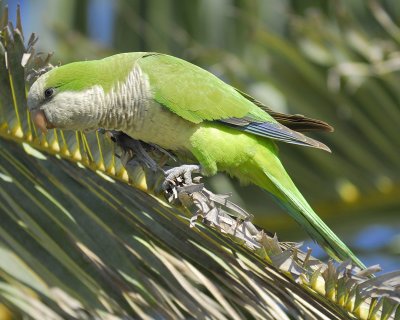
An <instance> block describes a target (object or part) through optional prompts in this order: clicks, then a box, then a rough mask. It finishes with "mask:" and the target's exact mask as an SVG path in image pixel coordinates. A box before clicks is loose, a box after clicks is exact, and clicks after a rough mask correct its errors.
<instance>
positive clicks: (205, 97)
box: [138, 53, 329, 151]
mask: <svg viewBox="0 0 400 320" xmlns="http://www.w3.org/2000/svg"><path fill="white" fill-rule="evenodd" d="M138 64H139V66H140V67H141V68H142V70H143V72H144V73H145V74H147V76H148V77H149V81H150V85H151V89H152V91H153V95H154V96H153V98H154V99H155V100H156V101H157V102H158V103H160V104H161V105H163V106H165V107H166V108H168V109H169V110H170V111H172V112H173V113H175V114H177V115H179V116H180V117H182V118H184V119H186V120H188V121H190V122H193V123H200V122H203V121H218V122H219V123H222V124H224V125H226V126H229V127H233V128H235V129H237V130H240V131H245V132H248V133H251V134H254V135H258V136H261V137H265V138H270V139H275V140H280V141H284V142H287V143H292V144H299V145H304V146H310V147H315V148H320V149H325V150H327V151H329V148H328V147H326V146H325V145H324V144H322V143H320V142H318V141H316V140H313V139H311V138H308V137H306V136H305V135H303V134H301V133H299V132H296V131H293V130H291V129H289V128H287V127H286V126H284V125H282V124H280V123H278V121H276V120H275V119H274V118H273V117H272V116H271V115H269V114H268V113H267V112H266V111H265V110H263V109H262V108H260V107H258V106H257V105H256V104H254V103H253V101H252V100H251V99H249V98H248V96H246V95H243V94H242V93H240V92H239V91H237V90H236V89H235V88H233V87H232V86H230V85H228V84H226V83H225V82H223V81H222V80H220V79H219V78H217V77H216V76H214V75H213V74H211V73H210V72H208V71H206V70H204V69H202V68H199V67H197V66H195V65H193V64H191V63H189V62H187V61H185V60H182V59H179V58H176V57H172V56H169V55H164V54H158V53H149V54H147V55H144V56H143V57H142V58H141V59H140V60H138Z"/></svg>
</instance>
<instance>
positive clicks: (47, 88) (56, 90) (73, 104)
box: [27, 62, 102, 132]
mask: <svg viewBox="0 0 400 320" xmlns="http://www.w3.org/2000/svg"><path fill="white" fill-rule="evenodd" d="M87 65H90V64H88V62H76V63H71V64H67V65H65V66H62V67H58V68H55V69H52V70H51V71H49V72H47V73H45V74H43V75H42V76H40V77H39V78H38V79H37V80H36V81H35V82H34V83H33V85H32V87H31V88H30V90H29V93H28V99H27V103H28V109H29V111H30V113H31V117H32V120H33V122H34V123H35V124H36V126H37V127H38V128H40V129H41V130H42V131H43V132H47V129H52V128H60V129H70V130H88V129H94V128H96V127H98V125H99V119H97V117H96V114H98V112H97V113H96V112H93V111H95V110H94V107H95V104H96V99H95V97H97V96H99V95H98V92H99V90H102V88H101V87H100V86H96V84H95V83H93V80H92V81H86V82H85V80H86V79H87V77H88V75H87V73H85V72H84V70H86V71H88V68H87ZM89 71H90V68H89ZM89 75H90V72H89ZM96 93H97V94H96Z"/></svg>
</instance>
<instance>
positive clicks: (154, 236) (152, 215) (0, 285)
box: [0, 10, 400, 319]
mask: <svg viewBox="0 0 400 320" xmlns="http://www.w3.org/2000/svg"><path fill="white" fill-rule="evenodd" d="M17 16H18V18H17V23H16V28H14V27H13V26H12V24H11V23H10V22H8V20H7V10H5V13H4V17H3V20H2V21H3V25H2V31H1V34H2V38H1V42H0V43H1V45H2V47H3V48H4V50H2V51H0V59H3V62H4V63H1V64H0V75H1V76H0V88H1V90H0V92H1V93H0V94H1V96H0V98H1V107H0V182H1V185H0V199H1V201H0V216H1V224H0V301H1V302H3V303H4V304H5V305H6V306H7V307H8V308H9V309H10V310H12V311H13V312H15V313H16V314H22V315H26V316H27V317H29V318H33V319H65V318H73V319H92V318H98V319H111V318H113V319H134V318H143V319H153V318H173V319H186V318H190V317H193V318H200V319H210V318H215V319H243V318H255V319H291V318H307V319H351V318H354V317H358V318H360V319H389V318H390V317H391V318H393V319H397V318H398V317H399V315H400V308H398V305H399V303H400V298H399V276H400V273H399V272H393V273H391V274H386V275H381V276H378V277H375V278H369V275H371V274H372V273H374V272H375V271H377V270H378V269H379V268H374V267H373V268H369V269H367V270H365V271H359V270H357V269H354V268H352V267H351V266H349V265H348V264H347V263H343V264H341V265H339V266H335V265H334V264H333V262H329V263H328V264H324V263H322V262H320V261H318V260H316V259H314V258H312V257H311V256H310V252H308V253H307V254H305V253H302V252H300V251H299V250H298V249H297V248H296V245H292V244H285V243H279V242H278V241H277V238H276V237H271V236H269V235H267V234H266V233H264V232H262V231H260V230H258V229H255V231H254V234H250V235H246V237H242V238H238V236H237V232H236V231H235V230H234V228H232V226H233V224H229V223H228V224H227V225H223V224H222V223H220V222H218V221H217V222H216V221H213V222H214V228H210V227H208V226H206V225H205V224H197V225H196V228H190V226H189V220H190V213H188V212H185V211H182V210H178V209H176V208H172V207H170V206H168V205H166V204H165V203H164V202H162V201H160V200H159V199H157V198H155V197H154V196H151V195H149V194H147V193H145V192H143V191H140V190H138V189H135V188H132V186H130V185H129V184H127V182H128V181H130V182H131V183H133V184H134V185H139V186H142V187H143V188H145V187H146V184H145V183H144V180H143V179H144V178H143V174H140V172H139V179H135V178H134V177H133V176H132V174H131V176H128V171H127V170H126V169H125V168H124V167H123V165H122V163H121V161H120V160H119V158H117V157H116V156H115V153H116V150H115V146H114V143H112V142H111V141H110V140H108V139H107V138H106V137H105V136H103V135H99V134H98V133H90V134H85V133H82V132H74V133H70V132H63V131H60V130H52V132H50V133H49V134H47V135H42V134H40V133H39V132H37V131H36V129H35V127H34V125H33V124H32V122H31V120H30V118H29V114H28V113H27V110H26V108H25V101H26V90H25V77H26V76H28V74H27V72H26V71H27V70H28V69H29V68H32V67H33V66H34V65H35V68H36V70H37V71H38V72H40V70H41V68H43V67H46V66H47V63H48V57H47V56H45V57H44V58H43V59H40V57H38V56H37V55H36V54H35V53H34V49H33V44H34V43H35V41H36V38H35V37H31V38H30V41H29V42H28V46H27V48H25V47H24V45H23V35H22V27H21V21H20V18H19V14H18V15H17ZM0 48H1V46H0ZM24 66H25V68H24ZM29 74H31V73H30V72H29ZM130 172H131V171H130ZM133 179H135V180H133ZM205 218H207V217H205ZM226 219H227V220H226V221H231V222H232V223H234V222H235V221H234V220H233V219H231V218H229V217H226ZM229 219H230V220H229ZM206 220H207V219H206ZM206 222H207V221H206ZM253 227H254V226H252V228H253ZM254 228H255V227H254ZM221 231H223V232H221ZM249 239H251V241H252V245H250V240H249Z"/></svg>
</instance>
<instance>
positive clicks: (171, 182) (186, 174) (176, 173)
mask: <svg viewBox="0 0 400 320" xmlns="http://www.w3.org/2000/svg"><path fill="white" fill-rule="evenodd" d="M200 172H201V166H200V165H197V164H185V165H182V166H179V167H175V168H172V169H169V170H166V171H165V181H164V183H163V185H162V188H163V190H164V191H167V190H168V189H171V188H172V187H173V186H181V187H182V185H186V186H192V185H193V179H192V174H193V173H200Z"/></svg>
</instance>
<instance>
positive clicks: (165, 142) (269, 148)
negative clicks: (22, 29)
mask: <svg viewBox="0 0 400 320" xmlns="http://www.w3.org/2000/svg"><path fill="white" fill-rule="evenodd" d="M28 108H29V110H30V111H31V115H32V119H33V121H34V122H35V124H36V125H37V126H38V127H39V128H41V129H42V130H43V131H46V129H50V128H60V129H73V130H92V129H98V128H103V129H106V130H118V131H122V132H124V133H126V134H127V135H129V136H130V137H132V138H134V139H137V140H141V141H144V142H146V143H152V144H156V145H158V146H160V147H162V148H164V149H166V150H171V151H172V152H173V153H174V154H176V155H178V156H180V157H181V158H182V159H190V160H191V162H192V163H196V164H195V165H193V164H192V165H186V166H182V167H178V168H174V169H171V170H170V171H167V173H166V175H167V178H171V177H172V178H173V177H176V176H177V175H180V174H182V175H184V176H185V177H188V176H190V173H191V172H199V171H200V172H201V173H203V174H205V175H214V174H216V173H217V172H218V171H223V172H226V173H228V174H230V175H231V176H234V177H236V178H238V179H239V180H240V181H241V182H243V183H253V184H255V185H257V186H259V187H261V188H263V189H265V190H266V191H268V192H269V193H271V194H272V195H273V196H274V198H275V199H276V200H277V201H278V202H279V203H280V204H281V205H282V206H283V207H284V208H286V209H287V211H288V213H289V214H290V215H291V216H292V217H293V218H294V219H295V220H296V221H297V222H298V223H299V224H300V225H301V226H302V227H303V228H304V229H305V230H306V231H307V232H308V233H309V234H310V236H311V237H312V238H313V239H314V240H315V241H316V242H317V243H318V244H319V245H321V246H322V247H323V248H324V249H325V250H326V251H327V253H328V254H329V255H330V256H331V257H332V258H334V259H336V260H346V259H351V260H352V261H353V263H354V264H356V265H358V266H359V267H361V268H362V269H363V268H365V266H364V265H363V263H362V262H361V261H360V260H359V259H358V258H357V257H356V256H355V255H354V254H353V253H352V252H351V250H350V249H349V248H348V247H347V246H346V245H345V244H344V243H343V242H342V241H341V240H340V239H339V238H338V237H337V236H336V235H335V234H334V233H333V231H332V230H331V229H329V227H328V226H327V225H326V224H325V223H324V222H323V221H322V220H321V219H320V218H319V217H318V215H317V214H316V213H315V212H314V211H313V210H312V208H311V207H310V205H309V204H308V203H307V201H306V200H305V199H304V197H303V196H302V195H301V193H300V192H299V191H298V189H297V188H296V186H295V185H294V183H293V182H292V180H291V179H290V177H289V175H288V174H287V173H286V171H285V169H284V167H283V166H282V164H281V162H280V160H279V157H278V150H277V147H276V145H275V141H274V140H277V141H283V142H286V143H292V144H297V145H302V146H308V147H314V148H319V149H323V150H326V151H329V148H328V147H327V146H325V145H324V144H322V143H320V142H318V141H316V140H313V139H311V138H308V137H306V136H305V135H303V134H302V133H300V132H299V131H306V130H327V131H331V130H332V127H330V126H329V125H328V124H326V123H324V122H322V121H319V120H314V119H310V118H306V117H303V116H300V115H285V114H282V113H277V112H273V111H272V110H271V109H269V108H268V107H266V106H265V105H263V104H262V103H260V102H259V101H257V100H255V99H254V98H252V97H250V96H249V95H247V94H245V93H243V92H241V91H239V90H237V89H235V88H234V87H232V86H230V85H228V84H226V83H225V82H223V81H222V80H220V79H219V78H217V77H216V76H214V75H213V74H211V73H209V72H208V71H206V70H204V69H202V68H200V67H197V66H195V65H193V64H191V63H189V62H187V61H184V60H181V59H179V58H176V57H172V56H169V55H166V54H160V53H149V52H132V53H122V54H117V55H114V56H111V57H108V58H105V59H102V60H93V61H81V62H75V63H70V64H67V65H64V66H61V67H58V68H55V69H53V70H51V71H49V72H48V73H45V74H43V75H42V76H40V77H39V78H38V79H37V80H36V81H35V83H34V84H33V85H32V87H31V88H30V91H29V94H28ZM197 163H198V164H199V165H197ZM188 173H189V175H188Z"/></svg>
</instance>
